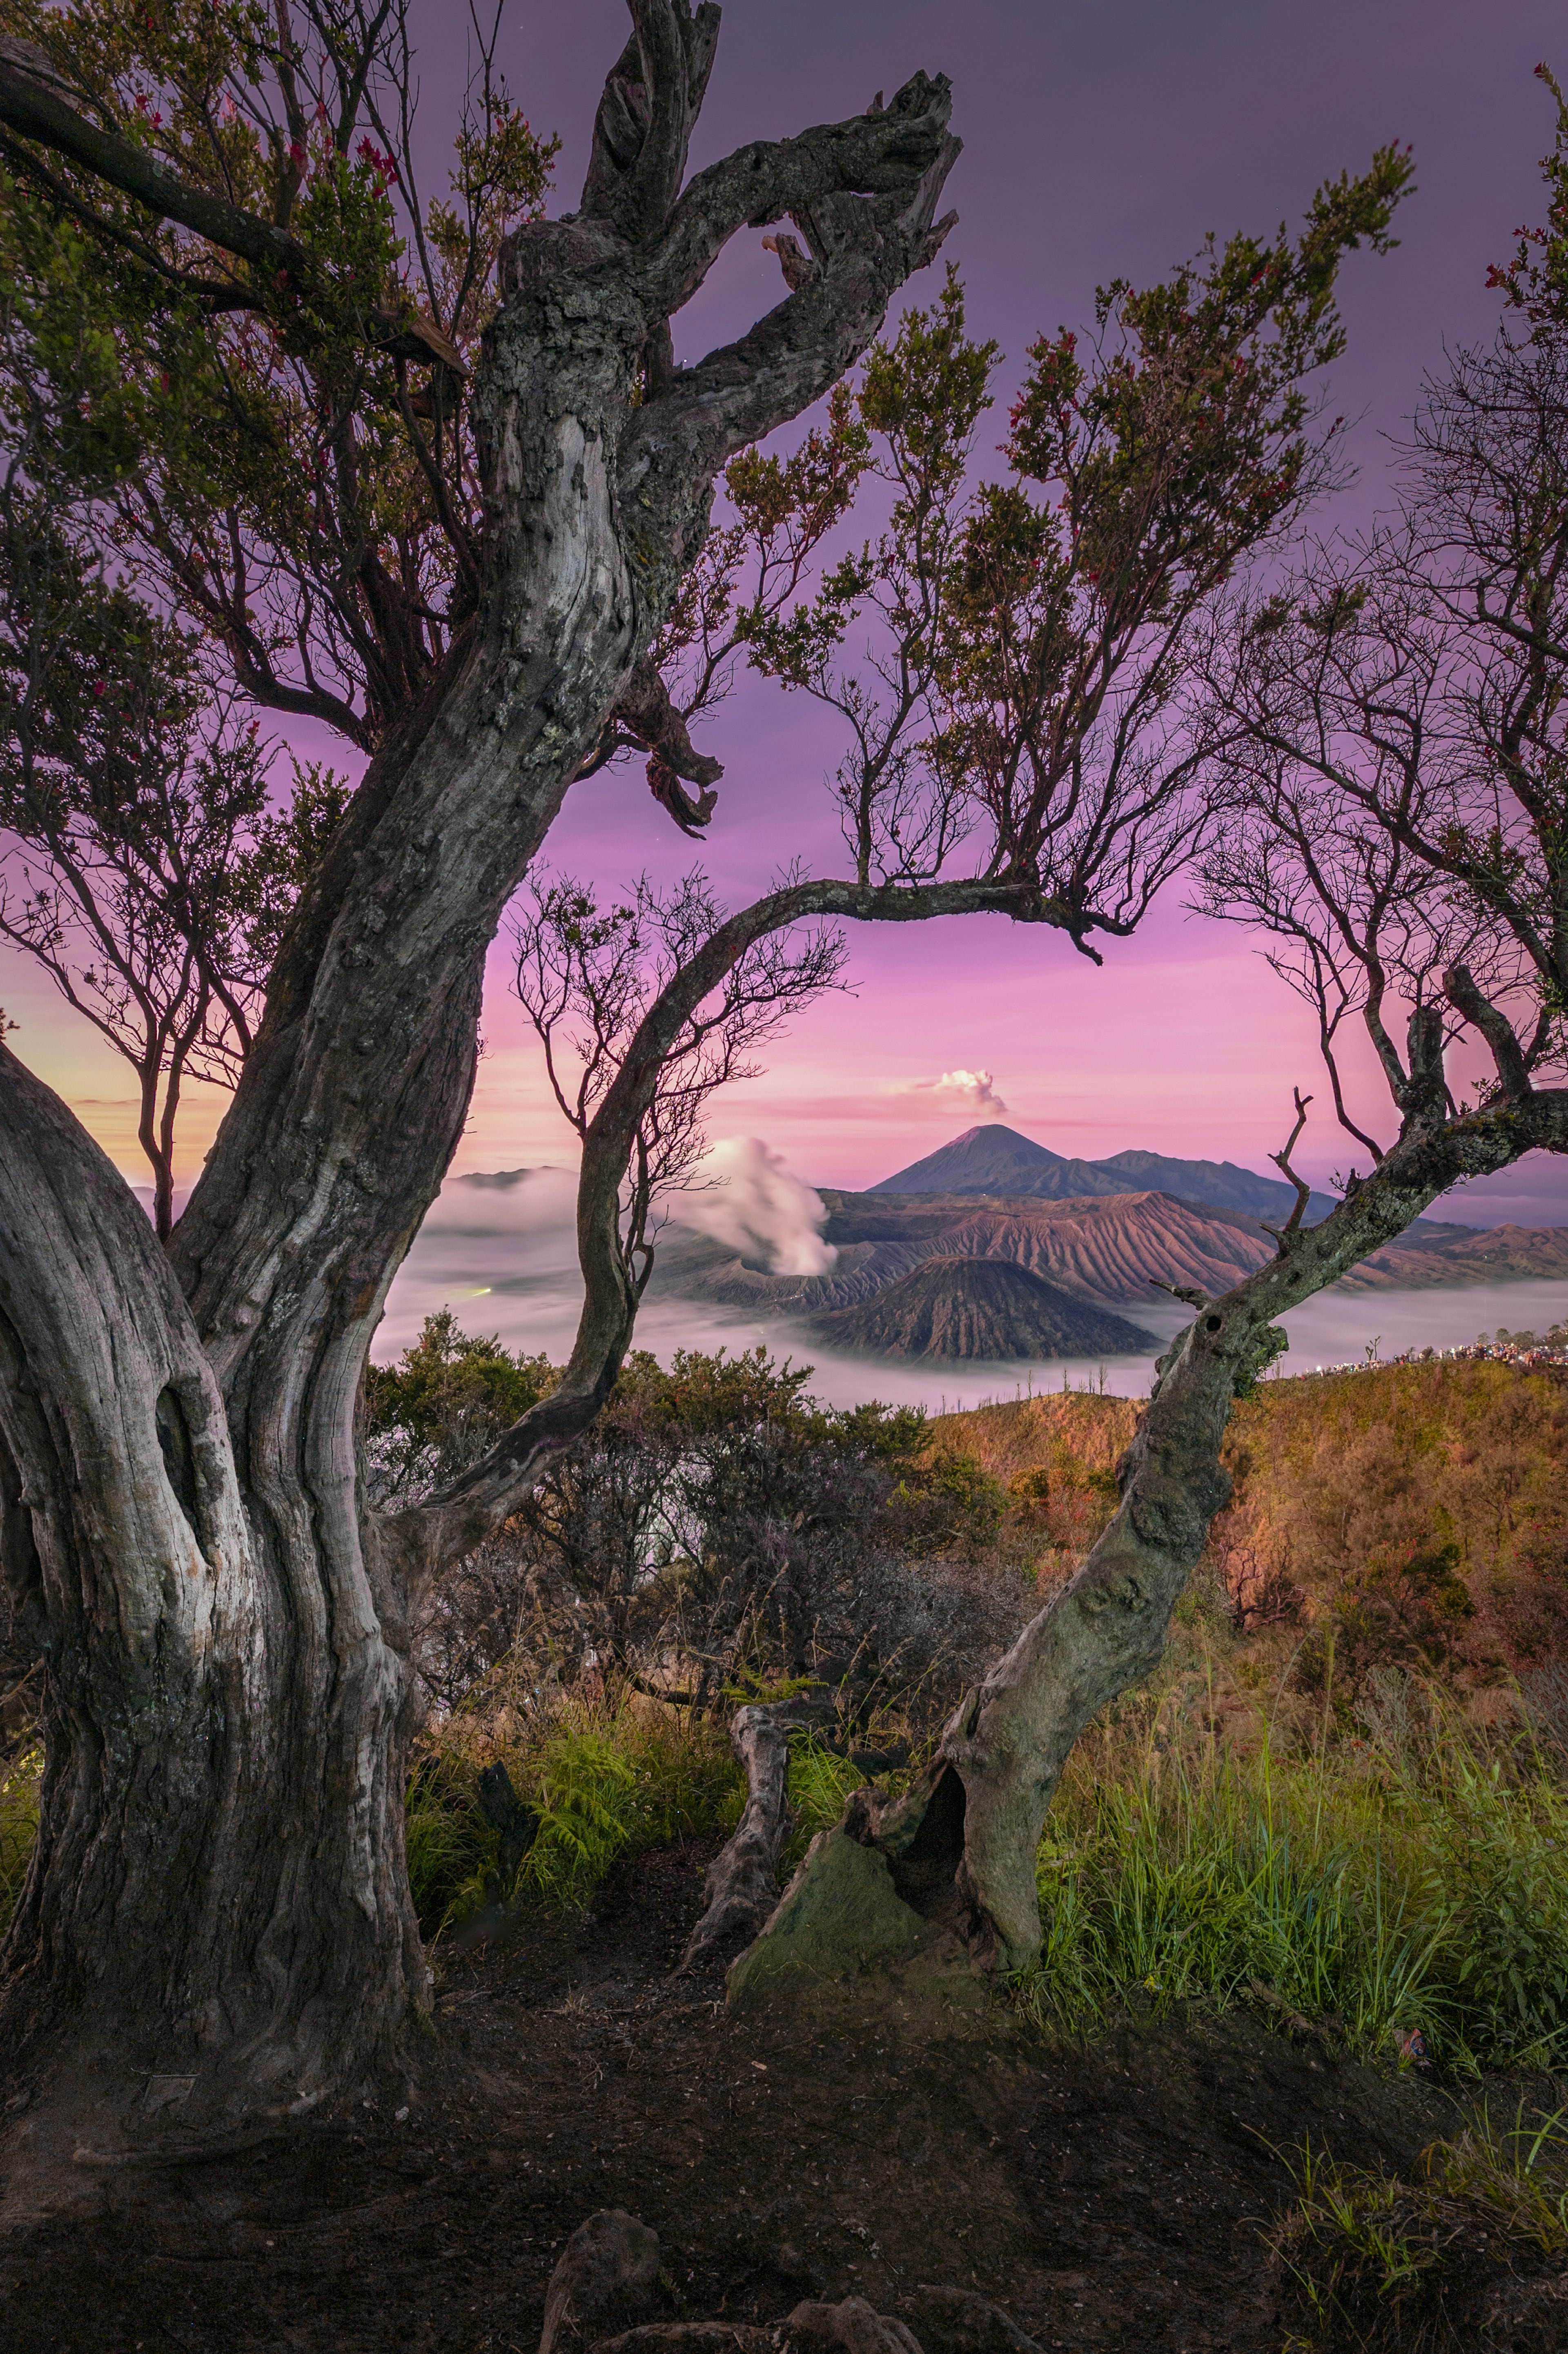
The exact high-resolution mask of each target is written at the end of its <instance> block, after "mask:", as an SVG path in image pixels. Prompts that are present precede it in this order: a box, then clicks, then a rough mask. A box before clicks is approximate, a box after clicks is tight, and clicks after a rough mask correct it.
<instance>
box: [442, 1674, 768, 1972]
mask: <svg viewBox="0 0 1568 2354" xmlns="http://www.w3.org/2000/svg"><path fill="white" fill-rule="evenodd" d="M498 1762H499V1763H501V1764H503V1765H505V1767H506V1769H507V1772H508V1774H509V1775H510V1776H511V1779H512V1783H513V1787H514V1789H515V1790H516V1793H517V1795H518V1797H520V1798H521V1799H522V1800H523V1801H524V1805H526V1806H527V1807H529V1808H531V1809H532V1810H533V1812H534V1814H535V1817H536V1819H537V1822H538V1829H537V1832H536V1834H535V1840H534V1843H533V1845H532V1846H531V1847H530V1849H529V1850H528V1852H527V1854H526V1855H525V1856H524V1860H523V1863H522V1867H521V1869H520V1871H519V1872H518V1874H517V1879H516V1882H515V1884H514V1888H513V1889H511V1890H510V1891H505V1890H503V1889H501V1888H500V1887H499V1885H498V1884H497V1882H496V1879H495V1875H496V1872H497V1866H498V1862H499V1853H500V1839H499V1834H498V1833H497V1832H496V1831H495V1830H494V1829H493V1828H492V1826H491V1825H490V1824H489V1822H487V1820H486V1819H485V1815H484V1811H483V1808H482V1806H481V1803H480V1795H479V1777H480V1775H481V1773H482V1771H483V1769H484V1768H485V1767H486V1766H487V1765H493V1764H495V1763H498ZM744 1795H745V1794H744V1787H743V1784H742V1777H741V1774H740V1769H739V1768H738V1766H737V1765H736V1763H735V1761H734V1758H733V1757H732V1756H731V1755H730V1751H729V1744H728V1742H727V1740H726V1737H725V1734H724V1733H723V1731H722V1730H721V1729H720V1728H719V1727H717V1726H715V1725H713V1724H708V1723H696V1724H693V1723H690V1722H688V1721H687V1720H686V1719H685V1718H683V1717H682V1716H680V1715H678V1714H677V1712H675V1711H673V1710H672V1709H666V1708H661V1707H657V1706H649V1705H646V1704H631V1705H625V1706H620V1707H615V1706H610V1705H607V1704H605V1703H603V1702H590V1701H584V1700H573V1699H561V1700H557V1701H556V1702H554V1703H553V1704H551V1705H548V1706H546V1707H542V1708H540V1709H537V1710H535V1711H534V1712H530V1713H529V1714H528V1715H526V1716H524V1715H521V1714H520V1713H519V1712H517V1711H516V1710H514V1709H513V1708H510V1707H507V1706H502V1707H500V1708H498V1709H496V1710H494V1711H493V1712H492V1713H490V1714H488V1715H486V1714H482V1713H481V1712H478V1711H477V1710H471V1711H465V1712H461V1713H460V1714H458V1715H456V1716H453V1717H450V1718H449V1719H447V1720H446V1721H445V1723H441V1724H440V1725H436V1726H433V1727H431V1728H430V1729H429V1732H428V1733H427V1734H425V1735H424V1737H423V1739H422V1740H421V1743H420V1750H419V1755H418V1759H417V1762H416V1765H415V1768H414V1771H413V1773H412V1775H411V1776H410V1777H409V1784H408V1817H407V1827H408V1829H407V1836H408V1878H409V1883H410V1885H411V1887H412V1889H413V1893H414V1903H415V1907H416V1909H417V1911H418V1916H419V1923H420V1926H421V1928H422V1929H423V1931H424V1933H425V1935H426V1936H427V1937H436V1936H439V1935H440V1933H441V1931H442V1930H443V1929H446V1928H449V1927H450V1926H452V1925H456V1924H457V1923H459V1922H461V1921H462V1920H465V1919H467V1918H468V1917H470V1916H471V1914H475V1913H477V1912H478V1911H480V1910H481V1909H482V1907H483V1906H485V1905H486V1904H493V1903H496V1902H498V1901H499V1900H500V1899H501V1898H502V1897H503V1896H509V1897H510V1898H511V1900H512V1902H513V1903H514V1904H517V1905H525V1904H527V1903H541V1904H546V1905H549V1906H555V1907H561V1906H566V1907H573V1906H577V1905H580V1904H584V1903H587V1902H588V1898H589V1897H590V1896H591V1895H592V1893H593V1891H594V1889H595V1888H596V1887H597V1886H598V1884H599V1882H600V1881H601V1880H602V1879H603V1877H604V1875H605V1873H606V1872H608V1871H609V1869H610V1866H611V1865H612V1864H613V1863H614V1862H615V1861H617V1860H618V1858H619V1857H620V1856H621V1855H623V1854H625V1853H627V1852H628V1851H629V1850H634V1849H638V1848H644V1847H653V1846H658V1845H661V1844H663V1843H665V1842H667V1841H669V1840H673V1839H676V1838H680V1837H683V1836H690V1835H693V1834H695V1833H701V1832H706V1831H715V1830H727V1829H732V1828H733V1826H734V1824H735V1823H736V1820H737V1819H738V1818H739V1814H740V1808H741V1806H742V1804H743V1802H744Z"/></svg>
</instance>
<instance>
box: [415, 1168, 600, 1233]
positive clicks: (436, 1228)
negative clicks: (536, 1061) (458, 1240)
mask: <svg viewBox="0 0 1568 2354" xmlns="http://www.w3.org/2000/svg"><path fill="white" fill-rule="evenodd" d="M576 1221H577V1171H576V1170H575V1169H496V1170H493V1171H483V1170H481V1171H476V1172H474V1173H473V1174H472V1175H471V1176H468V1177H449V1178H448V1179H447V1182H446V1183H445V1184H444V1185H443V1186H442V1187H441V1190H440V1193H438V1194H437V1195H436V1198H435V1200H434V1201H433V1202H432V1203H431V1204H430V1206H429V1210H428V1211H427V1212H426V1213H425V1223H424V1225H422V1226H421V1227H420V1229H419V1231H420V1233H421V1234H422V1235H545V1234H549V1233H551V1232H553V1231H554V1230H555V1229H556V1227H566V1228H567V1229H568V1230H569V1229H570V1228H571V1227H572V1226H573V1225H575V1224H576Z"/></svg>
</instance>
